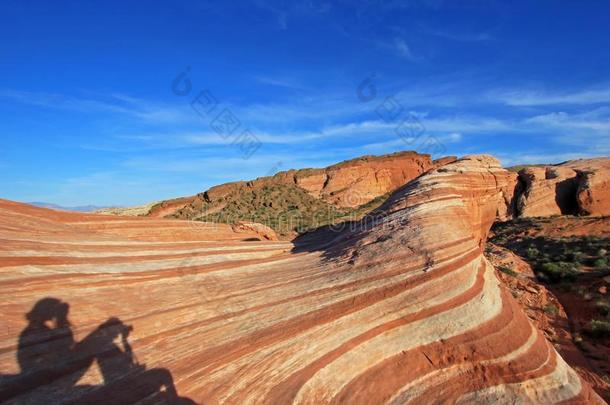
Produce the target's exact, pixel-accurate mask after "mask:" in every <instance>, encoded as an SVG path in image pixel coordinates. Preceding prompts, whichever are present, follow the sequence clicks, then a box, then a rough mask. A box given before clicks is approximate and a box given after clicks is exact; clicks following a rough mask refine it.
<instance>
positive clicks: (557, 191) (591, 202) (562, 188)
mask: <svg viewBox="0 0 610 405" xmlns="http://www.w3.org/2000/svg"><path fill="white" fill-rule="evenodd" d="M608 173H610V158H598V159H582V160H574V161H569V162H565V163H563V164H561V165H556V166H531V167H527V168H525V169H523V170H521V171H520V172H519V179H520V182H521V189H520V190H519V192H518V193H517V196H516V206H515V207H514V208H515V214H516V216H520V217H545V216H552V215H566V214H581V215H592V216H604V215H610V192H609V190H610V180H609V175H608Z"/></svg>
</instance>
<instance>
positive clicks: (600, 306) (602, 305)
mask: <svg viewBox="0 0 610 405" xmlns="http://www.w3.org/2000/svg"><path fill="white" fill-rule="evenodd" d="M595 308H597V311H598V312H599V313H600V314H602V315H604V316H607V315H608V314H610V303H609V302H608V301H606V300H599V301H597V302H596V303H595Z"/></svg>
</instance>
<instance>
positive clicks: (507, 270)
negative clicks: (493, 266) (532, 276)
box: [498, 266, 519, 277]
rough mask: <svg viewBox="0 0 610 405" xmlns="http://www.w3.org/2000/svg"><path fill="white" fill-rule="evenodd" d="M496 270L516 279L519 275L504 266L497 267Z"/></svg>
mask: <svg viewBox="0 0 610 405" xmlns="http://www.w3.org/2000/svg"><path fill="white" fill-rule="evenodd" d="M498 270H500V271H501V272H502V273H504V274H508V275H509V276H513V277H517V276H518V275H519V273H517V272H516V271H514V270H513V269H511V268H510V267H506V266H498Z"/></svg>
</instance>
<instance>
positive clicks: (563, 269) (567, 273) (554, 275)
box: [537, 262, 579, 283]
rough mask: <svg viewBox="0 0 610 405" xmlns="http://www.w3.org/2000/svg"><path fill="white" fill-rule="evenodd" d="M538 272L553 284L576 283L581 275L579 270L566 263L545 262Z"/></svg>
mask: <svg viewBox="0 0 610 405" xmlns="http://www.w3.org/2000/svg"><path fill="white" fill-rule="evenodd" d="M537 270H538V272H539V273H541V274H543V275H544V276H545V277H546V279H547V280H549V281H550V282H551V283H558V282H560V281H574V280H576V276H577V275H578V273H579V271H578V268H577V267H576V266H574V264H572V263H566V262H557V263H553V262H545V263H542V265H540V266H539V267H538V269H537Z"/></svg>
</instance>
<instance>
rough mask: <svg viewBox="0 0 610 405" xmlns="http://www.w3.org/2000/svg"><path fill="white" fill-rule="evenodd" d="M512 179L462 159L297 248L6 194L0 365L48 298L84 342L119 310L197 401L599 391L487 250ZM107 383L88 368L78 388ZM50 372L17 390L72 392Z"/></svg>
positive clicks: (448, 399)
mask: <svg viewBox="0 0 610 405" xmlns="http://www.w3.org/2000/svg"><path fill="white" fill-rule="evenodd" d="M509 181H510V175H509V174H508V172H506V171H505V170H503V169H501V168H500V165H499V163H498V162H497V161H496V160H494V159H493V158H489V157H484V156H477V157H468V158H464V159H462V160H460V161H458V162H455V163H452V164H449V165H447V166H444V167H442V168H439V169H436V170H433V171H432V172H430V173H428V174H426V175H424V176H421V177H419V178H418V179H417V180H415V181H414V182H411V183H409V184H408V185H406V186H404V187H402V188H401V189H399V190H398V191H396V192H395V193H394V194H393V195H392V196H391V197H390V199H389V200H388V201H387V202H386V203H385V204H384V205H383V206H382V207H381V208H380V209H379V210H377V211H376V212H374V213H373V214H371V217H370V218H373V219H372V221H365V223H364V224H363V225H359V226H355V227H353V228H350V229H346V230H344V231H343V232H340V233H335V234H333V235H332V239H329V240H326V241H324V242H326V243H325V244H317V245H316V244H313V245H309V246H306V247H300V248H299V249H295V250H293V245H292V244H291V243H287V242H278V241H262V240H259V241H256V240H255V239H261V238H259V236H258V234H256V233H254V232H252V234H251V235H250V234H248V233H247V230H245V231H244V230H241V232H246V233H237V232H235V231H234V230H233V229H231V227H230V226H225V225H213V224H197V225H193V224H189V223H186V222H181V221H169V220H157V219H150V218H131V219H130V218H124V217H106V216H96V215H81V214H69V213H60V212H55V211H50V210H44V209H38V208H33V207H29V206H25V205H22V204H17V203H11V202H8V201H0V239H1V240H2V244H1V247H0V249H1V251H0V256H1V259H0V263H1V266H0V269H1V273H0V288H1V289H2V295H3V297H6V298H5V299H4V300H3V302H2V303H1V304H0V305H1V306H2V314H3V315H4V318H3V330H0V333H1V335H0V336H1V340H0V369H1V370H2V373H4V374H17V373H19V368H18V364H17V362H16V359H15V351H16V349H17V348H16V338H17V336H18V335H19V332H20V331H21V330H22V329H23V328H24V327H25V325H26V322H25V320H24V318H23V316H24V314H25V313H26V312H28V311H29V310H30V309H31V307H32V305H33V304H34V303H35V302H36V301H37V300H39V299H40V298H43V297H45V296H53V297H57V298H60V299H62V300H63V301H65V302H68V303H69V304H70V307H71V311H70V320H71V322H72V324H73V330H74V334H75V338H76V340H80V339H82V338H83V337H84V336H86V335H87V334H88V333H89V332H91V331H92V330H93V329H94V328H96V327H97V326H98V325H99V324H100V323H102V322H104V321H105V320H106V319H107V318H109V317H118V318H120V319H121V320H122V321H123V322H125V323H126V324H130V325H133V332H132V333H131V336H130V341H131V344H132V346H133V351H134V352H135V353H136V354H137V356H138V358H139V361H140V363H142V364H146V365H147V367H149V368H165V369H167V370H169V371H170V372H171V374H172V375H173V379H174V381H175V385H176V387H177V390H178V392H179V394H180V395H181V396H184V397H188V398H191V399H192V400H193V401H195V402H197V403H205V404H214V403H238V404H241V403H252V404H255V403H256V404H260V403H263V404H264V403H269V404H285V403H308V404H314V403H315V404H324V403H348V404H375V403H401V404H402V403H472V402H479V403H493V402H500V403H515V402H517V403H602V401H601V399H599V397H597V396H596V394H595V393H594V392H593V391H592V390H591V389H590V387H589V386H588V385H587V384H586V383H584V382H583V381H582V380H581V379H580V378H579V377H578V375H577V374H576V373H575V372H574V371H573V370H572V369H571V368H570V367H569V366H568V365H567V364H566V363H565V362H564V361H563V360H562V359H561V357H560V356H559V355H558V354H557V353H556V352H555V350H554V348H553V347H552V345H550V344H549V343H548V342H547V341H546V340H545V338H544V336H543V335H542V334H541V333H540V332H539V331H538V330H536V329H535V328H534V327H533V326H532V324H531V323H530V322H529V320H528V319H527V317H526V316H525V315H524V313H523V311H522V310H521V309H520V307H519V306H518V305H517V304H516V302H515V301H514V299H513V298H512V296H511V295H510V293H508V291H507V290H506V289H505V288H504V287H502V286H501V285H500V283H499V281H498V280H497V279H496V276H495V274H494V269H493V267H492V266H491V265H490V264H489V263H488V262H487V261H486V260H485V258H484V257H483V254H482V249H483V246H484V242H485V239H486V237H487V233H488V232H489V228H490V227H491V224H492V222H493V221H494V218H495V216H496V214H497V212H498V209H499V206H500V205H501V204H502V203H503V199H504V192H503V190H504V189H505V188H506V184H507V182H509ZM36 344H38V345H40V348H41V349H43V350H44V345H45V344H46V343H45V342H44V340H42V339H41V341H40V342H37V343H36ZM101 383H102V381H101V380H100V374H99V372H98V371H97V369H96V367H95V365H94V366H93V367H91V368H90V369H89V370H88V371H87V373H86V374H85V376H84V377H83V378H82V380H81V381H80V382H79V384H82V385H85V384H89V385H90V386H95V385H99V384H101ZM57 384H58V383H57V382H51V383H49V384H41V385H40V386H38V387H35V388H33V389H31V390H28V391H25V392H20V393H18V396H16V397H13V398H12V399H11V400H10V401H9V402H12V403H24V402H27V401H38V402H45V403H52V402H54V401H57V400H60V399H65V396H66V394H65V393H62V392H59V391H57V390H56V389H55V388H56V385H57ZM92 389H93V388H92ZM72 395H77V393H72ZM117 395H120V393H117ZM72 399H77V398H72ZM155 400H156V399H155V397H154V396H153V397H150V398H147V400H146V401H145V402H143V403H155Z"/></svg>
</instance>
